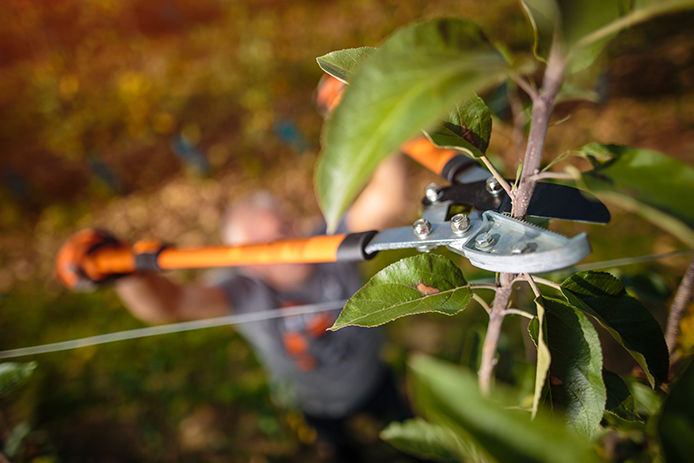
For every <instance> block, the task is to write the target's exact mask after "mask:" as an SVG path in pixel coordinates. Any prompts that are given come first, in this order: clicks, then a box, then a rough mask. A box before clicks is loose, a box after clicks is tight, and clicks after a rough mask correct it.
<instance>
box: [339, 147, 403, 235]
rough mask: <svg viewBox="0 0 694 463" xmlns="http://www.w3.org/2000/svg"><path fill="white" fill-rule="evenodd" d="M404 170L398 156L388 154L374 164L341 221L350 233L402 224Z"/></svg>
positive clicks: (400, 157) (401, 160) (400, 158)
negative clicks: (364, 185)
mask: <svg viewBox="0 0 694 463" xmlns="http://www.w3.org/2000/svg"><path fill="white" fill-rule="evenodd" d="M405 180H406V170H405V163H404V159H402V156H401V155H395V156H391V157H390V158H388V159H386V160H385V161H383V162H382V163H381V165H379V166H378V168H377V169H376V171H375V172H374V174H373V177H371V181H370V182H369V184H368V185H367V186H366V188H364V190H363V191H362V192H361V194H360V195H359V197H358V198H357V200H356V201H355V202H354V204H353V205H352V207H351V208H350V210H349V211H348V212H347V216H346V218H345V222H346V225H347V228H348V230H349V231H350V232H360V231H366V230H383V229H384V228H387V227H390V226H393V225H394V224H402V222H403V219H402V216H403V213H404V210H405V198H406V187H405Z"/></svg>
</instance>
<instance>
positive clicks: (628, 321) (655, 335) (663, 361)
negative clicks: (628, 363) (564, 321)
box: [561, 272, 669, 387]
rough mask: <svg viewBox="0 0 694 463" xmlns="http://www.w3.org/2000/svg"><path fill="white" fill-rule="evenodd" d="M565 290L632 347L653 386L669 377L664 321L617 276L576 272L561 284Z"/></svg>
mask: <svg viewBox="0 0 694 463" xmlns="http://www.w3.org/2000/svg"><path fill="white" fill-rule="evenodd" d="M561 291H562V293H563V294H564V296H565V297H566V298H567V300H568V301H569V303H570V304H571V305H573V306H575V307H577V308H579V309H581V310H583V311H585V312H586V313H588V314H590V315H591V316H593V317H595V319H596V320H597V321H598V322H599V323H600V324H601V325H602V326H604V327H605V329H606V330H607V331H608V332H609V333H610V334H611V335H612V336H613V337H614V338H615V339H616V340H617V341H618V342H619V343H620V344H622V346H624V347H625V348H626V349H627V351H629V353H630V354H631V356H632V357H634V360H636V362H637V363H638V364H639V365H640V366H641V368H643V370H644V372H645V373H646V376H647V377H648V380H649V382H650V383H651V386H653V387H655V385H657V384H659V383H661V382H663V381H665V380H666V379H667V375H668V366H669V355H668V349H667V345H666V344H665V338H664V337H663V332H662V330H661V329H660V325H658V322H657V321H656V320H655V318H653V315H651V313H650V312H649V311H648V310H647V309H646V308H645V307H644V306H643V305H642V304H641V303H640V302H639V301H638V300H637V299H635V298H633V297H631V296H629V295H628V294H627V292H626V290H625V289H624V286H623V285H622V283H621V282H620V281H619V280H618V279H617V278H615V277H613V276H612V275H610V274H609V273H605V272H583V273H576V274H574V275H571V276H570V277H569V278H567V279H566V280H565V281H564V282H563V283H562V284H561Z"/></svg>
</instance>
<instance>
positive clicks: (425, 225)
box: [412, 219, 431, 238]
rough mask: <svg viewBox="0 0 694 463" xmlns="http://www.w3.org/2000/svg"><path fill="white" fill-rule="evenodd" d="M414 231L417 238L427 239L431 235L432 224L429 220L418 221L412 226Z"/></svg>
mask: <svg viewBox="0 0 694 463" xmlns="http://www.w3.org/2000/svg"><path fill="white" fill-rule="evenodd" d="M412 231H413V232H414V234H415V235H416V236H417V238H426V237H427V236H429V233H431V223H430V222H429V221H428V220H427V219H417V220H415V222H414V223H413V224H412Z"/></svg>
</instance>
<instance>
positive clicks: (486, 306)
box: [472, 293, 492, 314]
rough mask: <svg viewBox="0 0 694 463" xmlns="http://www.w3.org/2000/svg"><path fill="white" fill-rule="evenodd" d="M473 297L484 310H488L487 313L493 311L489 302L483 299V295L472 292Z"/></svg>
mask: <svg viewBox="0 0 694 463" xmlns="http://www.w3.org/2000/svg"><path fill="white" fill-rule="evenodd" d="M472 299H474V301H475V302H477V303H478V304H479V305H481V306H482V308H483V309H484V311H485V312H487V314H489V313H491V311H492V309H491V308H490V307H489V304H487V301H485V300H484V299H482V296H480V295H479V294H476V293H472Z"/></svg>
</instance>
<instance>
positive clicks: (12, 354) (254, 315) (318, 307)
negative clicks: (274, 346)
mask: <svg viewBox="0 0 694 463" xmlns="http://www.w3.org/2000/svg"><path fill="white" fill-rule="evenodd" d="M346 303H347V300H338V301H329V302H323V303H319V304H307V305H300V306H295V307H291V308H282V309H271V310H263V311H260V312H251V313H244V314H233V315H225V316H222V317H215V318H205V319H202V320H192V321H187V322H181V323H170V324H167V325H158V326H149V327H146V328H136V329H132V330H125V331H116V332H114V333H107V334H100V335H98V336H88V337H86V338H78V339H72V340H69V341H61V342H52V343H50V344H41V345H38V346H31V347H20V348H17V349H8V350H2V351H0V359H11V358H16V357H24V356H27V355H36V354H47V353H49V352H59V351H64V350H70V349H78V348H80V347H88V346H96V345H98V344H107V343H111V342H118V341H125V340H128V339H139V338H145V337H148V336H158V335H161V334H169V333H181V332H184V331H192V330H199V329H202V328H213V327H216V326H230V325H241V324H244V323H253V322H259V321H264V320H271V319H274V318H280V317H291V316H296V315H308V314H314V313H319V312H328V311H331V310H339V309H341V308H342V307H343V306H344V305H345V304H346Z"/></svg>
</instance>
